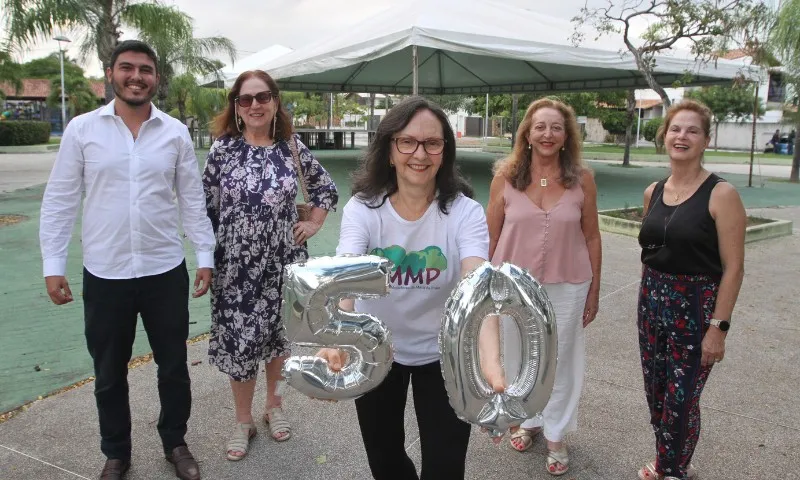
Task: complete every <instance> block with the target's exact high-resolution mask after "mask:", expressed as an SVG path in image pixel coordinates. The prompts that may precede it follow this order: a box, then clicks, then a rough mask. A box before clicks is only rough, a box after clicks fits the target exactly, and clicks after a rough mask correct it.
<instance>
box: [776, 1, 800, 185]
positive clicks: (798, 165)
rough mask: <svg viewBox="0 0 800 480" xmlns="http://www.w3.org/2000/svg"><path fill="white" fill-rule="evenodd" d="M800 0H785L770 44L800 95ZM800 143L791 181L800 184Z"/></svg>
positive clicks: (799, 124)
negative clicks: (799, 28)
mask: <svg viewBox="0 0 800 480" xmlns="http://www.w3.org/2000/svg"><path fill="white" fill-rule="evenodd" d="M798 25H800V0H785V1H784V3H783V4H782V5H781V9H780V11H779V12H778V17H777V20H776V22H775V26H774V28H773V29H772V31H771V32H770V38H769V43H770V45H771V46H772V47H773V48H774V49H775V51H776V52H777V53H778V55H779V56H780V57H781V60H782V61H783V65H784V67H785V68H786V72H785V75H784V76H787V77H789V79H790V81H791V83H792V84H793V86H794V93H795V95H797V94H798V93H800V35H798V33H797V26H798ZM795 123H796V125H795V131H800V115H797V117H796V120H795ZM799 145H800V142H799V141H798V139H797V137H795V147H794V158H793V159H792V173H791V174H790V175H789V181H792V182H800V149H798V146H799Z"/></svg>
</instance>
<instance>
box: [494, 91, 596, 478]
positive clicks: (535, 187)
mask: <svg viewBox="0 0 800 480" xmlns="http://www.w3.org/2000/svg"><path fill="white" fill-rule="evenodd" d="M581 143H582V139H581V134H580V131H579V129H578V123H577V121H576V119H575V113H574V112H573V111H572V109H571V108H570V107H568V106H567V105H565V104H563V103H561V102H559V101H557V100H552V99H548V98H543V99H540V100H537V101H535V102H533V103H532V104H531V105H530V106H529V107H528V110H527V112H525V118H524V119H523V121H522V123H521V124H520V126H519V129H518V130H517V141H516V144H515V145H514V150H513V151H512V153H511V155H509V156H508V157H507V158H505V159H504V160H502V161H500V162H499V163H498V164H497V165H496V167H495V177H494V179H493V180H492V186H491V190H490V198H489V205H488V207H487V212H486V217H487V222H488V224H489V242H490V243H489V256H490V258H491V259H492V263H494V264H498V265H499V264H501V263H503V262H509V263H513V264H514V265H517V266H520V267H523V268H526V269H527V270H528V271H529V272H530V273H531V274H532V275H533V276H534V277H535V278H536V279H537V280H538V281H539V282H541V283H542V284H543V285H544V287H545V290H546V291H547V295H548V297H549V298H550V301H551V303H552V304H553V307H554V309H555V313H556V325H557V331H558V364H557V367H556V379H555V385H554V386H553V393H552V396H551V397H550V400H549V402H548V404H547V407H546V408H545V409H544V411H543V412H542V416H541V417H539V418H532V419H529V420H527V421H526V422H525V423H523V424H522V426H521V427H520V428H519V429H517V430H516V431H514V432H513V433H512V435H511V446H512V447H513V448H514V449H516V450H518V451H521V452H522V451H526V450H528V449H529V448H530V447H531V445H532V444H533V438H534V436H536V435H537V434H539V433H540V432H542V431H544V436H545V439H546V440H547V451H548V456H547V471H548V472H549V473H550V474H552V475H563V474H564V473H566V472H567V470H568V469H569V456H568V454H567V449H566V446H565V445H564V435H565V434H566V433H567V432H571V431H574V430H576V429H577V417H578V414H577V410H578V401H579V399H580V395H581V390H582V388H583V375H584V372H583V370H584V336H583V328H584V327H586V326H587V325H589V323H591V322H592V320H594V318H595V315H597V308H598V303H599V293H600V263H601V256H602V251H601V248H602V247H601V243H600V229H599V227H598V219H597V188H596V186H595V183H594V178H593V177H592V173H591V171H590V170H589V169H588V168H587V167H585V166H584V165H583V162H582V161H581ZM493 321H494V322H497V321H498V320H497V318H495V319H494V320H493ZM495 325H496V324H495ZM495 328H497V327H495ZM503 334H504V337H505V340H506V341H505V342H504V345H505V352H504V353H505V371H503V369H502V367H500V362H499V351H497V347H494V348H493V349H490V350H486V349H485V348H484V345H483V343H482V346H481V348H482V355H483V358H484V359H486V360H487V361H486V362H485V365H484V367H483V369H484V373H485V375H486V378H487V380H488V381H489V383H490V384H496V383H497V379H498V378H501V377H507V378H514V377H515V376H516V369H518V368H519V364H520V360H521V359H520V353H519V344H520V342H519V333H518V332H517V329H516V327H515V326H514V325H513V323H512V322H503ZM492 350H494V351H492ZM503 381H504V380H503Z"/></svg>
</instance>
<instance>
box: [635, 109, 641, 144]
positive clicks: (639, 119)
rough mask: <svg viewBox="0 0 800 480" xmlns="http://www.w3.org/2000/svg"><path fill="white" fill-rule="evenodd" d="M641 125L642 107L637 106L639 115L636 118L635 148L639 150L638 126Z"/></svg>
mask: <svg viewBox="0 0 800 480" xmlns="http://www.w3.org/2000/svg"><path fill="white" fill-rule="evenodd" d="M641 124H642V105H641V104H640V105H639V115H638V116H637V117H636V148H639V126H640V125H641Z"/></svg>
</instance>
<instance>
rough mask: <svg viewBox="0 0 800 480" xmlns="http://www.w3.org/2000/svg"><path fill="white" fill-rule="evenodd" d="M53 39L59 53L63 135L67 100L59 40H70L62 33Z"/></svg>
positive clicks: (62, 55) (62, 54) (62, 51)
mask: <svg viewBox="0 0 800 480" xmlns="http://www.w3.org/2000/svg"><path fill="white" fill-rule="evenodd" d="M53 40H55V41H57V42H58V52H59V53H60V54H61V134H62V135H63V134H64V130H65V129H66V128H67V102H66V95H65V92H64V49H63V48H61V42H67V43H69V42H71V41H72V40H70V39H69V38H67V37H65V36H63V35H59V36H57V37H53Z"/></svg>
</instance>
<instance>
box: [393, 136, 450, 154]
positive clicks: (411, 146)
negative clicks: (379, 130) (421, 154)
mask: <svg viewBox="0 0 800 480" xmlns="http://www.w3.org/2000/svg"><path fill="white" fill-rule="evenodd" d="M392 141H393V142H394V144H395V145H397V151H398V152H400V153H403V154H406V155H408V154H411V153H414V152H416V151H417V149H418V148H419V145H420V144H422V148H423V149H424V150H425V152H426V153H427V154H428V155H438V154H440V153H442V152H443V151H444V145H445V143H447V140H445V139H444V138H429V139H427V140H424V141H422V142H420V141H419V140H417V139H416V138H411V137H395V138H393V139H392Z"/></svg>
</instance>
